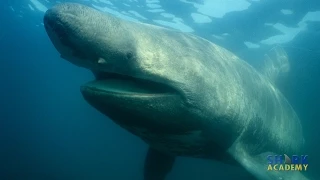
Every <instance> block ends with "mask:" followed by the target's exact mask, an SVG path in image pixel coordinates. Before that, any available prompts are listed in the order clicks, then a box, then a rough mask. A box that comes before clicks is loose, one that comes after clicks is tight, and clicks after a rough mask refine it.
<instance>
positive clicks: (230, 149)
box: [44, 3, 307, 180]
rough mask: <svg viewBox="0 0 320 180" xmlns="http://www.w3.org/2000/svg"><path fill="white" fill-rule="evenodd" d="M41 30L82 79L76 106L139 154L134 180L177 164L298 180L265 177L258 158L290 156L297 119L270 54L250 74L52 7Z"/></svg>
mask: <svg viewBox="0 0 320 180" xmlns="http://www.w3.org/2000/svg"><path fill="white" fill-rule="evenodd" d="M44 25H45V29H46V31H47V33H48V36H49V38H50V39H51V41H52V43H53V45H54V46H55V48H56V49H57V50H58V52H59V53H60V54H61V57H62V58H63V59H66V60H67V61H70V62H71V63H73V64H75V65H77V66H80V67H84V68H86V69H89V70H91V71H92V72H93V73H94V75H95V79H94V80H93V81H91V82H88V83H86V84H84V85H83V86H82V87H81V93H82V95H83V97H84V99H85V100H86V101H87V102H88V103H89V104H90V105H92V106H93V107H94V108H96V109H97V110H98V111H100V112H101V113H103V114H105V115H106V116H107V117H109V118H110V119H112V120H113V121H114V122H115V123H116V124H118V125H119V126H121V127H122V128H124V129H126V130H127V131H129V132H131V133H132V134H134V135H136V136H138V137H140V138H141V139H142V140H143V141H144V142H146V143H147V144H148V145H149V150H148V153H147V155H146V159H145V166H144V180H164V179H165V178H166V176H167V174H168V173H169V172H170V171H171V169H172V166H173V164H174V161H175V157H177V156H186V157H196V158H206V159H213V160H216V161H220V162H223V163H229V164H235V165H239V167H243V168H244V169H245V170H247V171H248V172H249V173H251V174H252V175H253V176H254V177H255V178H257V179H262V180H275V179H281V180H304V179H307V178H306V177H305V176H304V175H303V174H302V173H300V172H299V171H290V172H289V171H274V170H273V171H267V166H268V161H267V155H277V154H289V155H293V154H299V153H300V152H301V148H302V146H303V144H304V138H303V135H302V128H301V124H300V121H299V118H298V116H297V114H296V113H295V111H294V110H293V108H292V107H291V105H290V104H289V102H288V101H287V100H286V98H285V97H284V95H283V94H282V93H281V92H280V91H279V90H278V89H277V88H276V86H275V84H276V83H275V81H276V79H277V77H279V75H280V74H282V73H286V72H287V71H288V69H289V62H288V58H287V54H286V53H285V51H284V50H283V49H281V48H280V47H276V48H274V49H273V50H271V51H270V52H269V55H266V61H265V62H266V66H265V68H264V70H261V71H258V70H256V69H255V68H253V67H252V66H250V65H249V64H248V63H246V62H245V61H243V60H242V59H240V58H239V57H237V56H236V55H235V54H233V53H232V52H230V51H228V50H227V49H225V48H223V47H220V46H219V45H216V44H214V43H212V42H210V41H208V40H205V39H203V38H200V37H197V36H195V35H192V34H188V33H183V32H178V31H174V30H170V29H166V28H163V27H158V26H154V25H150V24H144V23H137V22H130V21H126V20H122V19H120V18H117V17H114V16H112V15H110V14H106V13H102V12H99V11H97V10H95V9H93V8H90V7H87V6H84V5H80V4H74V3H62V4H59V5H56V6H55V7H53V8H51V9H49V10H48V11H47V12H46V13H45V16H44Z"/></svg>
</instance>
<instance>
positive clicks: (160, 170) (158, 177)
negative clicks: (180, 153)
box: [144, 148, 175, 180]
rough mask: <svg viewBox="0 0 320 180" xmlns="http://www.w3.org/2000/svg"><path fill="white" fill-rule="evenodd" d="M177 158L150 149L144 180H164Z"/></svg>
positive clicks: (145, 165)
mask: <svg viewBox="0 0 320 180" xmlns="http://www.w3.org/2000/svg"><path fill="white" fill-rule="evenodd" d="M174 160H175V157H174V156H170V155H167V154H164V153H162V152H159V151H157V150H155V149H152V148H149V150H148V153H147V156H146V159H145V164H144V180H164V179H165V177H166V175H167V174H168V173H169V172H170V170H171V169H172V166H173V163H174Z"/></svg>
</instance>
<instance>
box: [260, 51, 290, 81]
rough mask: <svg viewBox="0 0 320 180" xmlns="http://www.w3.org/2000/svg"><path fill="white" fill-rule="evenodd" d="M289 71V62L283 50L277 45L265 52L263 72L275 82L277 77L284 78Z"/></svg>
mask: <svg viewBox="0 0 320 180" xmlns="http://www.w3.org/2000/svg"><path fill="white" fill-rule="evenodd" d="M289 71H290V63H289V60H288V55H287V53H286V52H285V50H284V49H283V48H282V47H281V46H279V45H277V46H276V47H274V48H272V49H271V50H270V51H269V52H268V53H267V54H265V59H264V67H263V69H262V72H263V74H264V75H265V76H266V77H268V78H269V79H270V81H271V82H273V83H276V81H277V80H278V79H279V78H284V77H286V76H287V74H288V73H289Z"/></svg>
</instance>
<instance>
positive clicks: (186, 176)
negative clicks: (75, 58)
mask: <svg viewBox="0 0 320 180" xmlns="http://www.w3.org/2000/svg"><path fill="white" fill-rule="evenodd" d="M62 2H77V3H81V4H85V5H88V6H91V7H93V8H96V9H98V10H99V11H103V12H109V13H111V14H113V15H115V16H117V17H120V18H123V19H126V20H129V21H134V22H144V23H149V24H154V25H158V26H163V27H167V28H170V29H174V30H178V31H182V32H186V33H193V34H196V35H198V36H200V37H203V38H205V39H208V40H210V41H212V42H214V43H216V44H218V45H221V46H222V47H225V48H226V49H228V50H230V51H231V52H233V53H235V54H236V55H237V56H239V57H240V58H242V59H244V60H246V61H247V62H248V63H249V64H251V65H252V66H254V67H256V68H257V69H258V68H259V67H260V66H261V65H262V63H263V59H264V54H265V53H266V52H267V51H268V50H270V49H271V48H273V47H275V46H276V45H280V46H282V47H283V48H284V49H285V51H286V52H287V54H288V57H289V61H290V65H291V69H290V73H289V76H288V77H286V79H285V80H283V81H281V82H280V83H279V84H278V87H279V89H280V90H281V91H282V93H283V94H284V95H285V97H286V98H287V99H288V101H289V102H290V104H291V105H292V106H293V108H294V110H295V111H296V112H297V114H298V116H299V118H300V120H301V123H302V127H303V132H304V138H305V141H306V145H305V149H303V153H304V154H305V155H308V161H309V167H308V171H307V172H304V174H305V175H306V176H307V177H309V178H310V179H312V180H318V179H320V172H319V171H318V169H317V168H318V167H320V154H319V152H320V130H319V129H318V127H320V1H319V0H291V1H279V0H268V1H264V0H74V1H63V0H60V1H53V0H3V1H0V62H1V65H0V83H1V84H0V180H70V179H76V180H89V179H90V180H107V179H108V180H109V179H110V180H142V179H143V166H144V158H145V156H146V153H147V150H148V146H147V145H146V144H145V143H144V142H143V141H142V140H141V139H140V138H138V137H136V136H134V135H132V134H130V133H129V132H127V131H126V130H125V129H123V128H121V127H119V126H118V125H117V124H115V123H114V122H113V121H111V120H110V119H109V118H107V117H106V116H104V115H103V114H101V113H100V112H98V111H97V110H96V109H94V108H93V107H92V106H90V105H89V104H88V103H87V102H86V101H85V100H84V99H83V97H82V95H81V93H80V90H79V89H80V86H81V85H83V84H84V83H85V82H88V81H90V80H92V79H93V78H94V77H93V74H92V73H91V72H90V71H88V70H86V69H84V68H79V67H77V66H74V65H73V64H71V63H70V62H68V61H65V60H63V59H62V58H60V54H59V53H58V51H57V50H56V49H55V48H54V46H53V45H52V43H51V41H50V39H49V37H48V35H47V34H46V31H45V28H44V24H43V16H44V13H45V12H46V10H47V9H49V8H51V7H53V6H54V5H56V4H59V3H62ZM251 178H252V177H251V175H249V174H248V173H247V172H244V171H243V169H242V168H240V167H235V166H231V165H226V164H222V163H221V162H216V161H210V160H203V159H194V158H184V157H179V158H178V159H177V162H176V163H175V164H174V167H173V170H172V171H171V172H170V174H169V175H168V177H167V179H168V180H220V179H221V180H225V179H226V180H229V179H230V180H232V179H251Z"/></svg>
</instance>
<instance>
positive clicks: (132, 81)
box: [81, 72, 178, 97]
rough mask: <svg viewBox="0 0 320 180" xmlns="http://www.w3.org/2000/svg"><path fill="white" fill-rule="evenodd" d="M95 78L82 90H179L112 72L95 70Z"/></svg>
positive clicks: (117, 92) (129, 93) (125, 92)
mask: <svg viewBox="0 0 320 180" xmlns="http://www.w3.org/2000/svg"><path fill="white" fill-rule="evenodd" d="M94 74H95V77H96V78H95V80H93V81H90V82H88V83H86V84H84V85H82V86H81V91H86V92H89V93H98V94H101V95H102V94H104V95H117V96H143V97H146V96H170V95H177V94H178V92H177V91H176V90H175V89H174V88H172V87H171V86H169V85H167V84H164V83H159V82H155V81H151V80H146V79H141V78H136V77H133V76H129V75H123V74H118V73H110V72H95V73H94Z"/></svg>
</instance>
